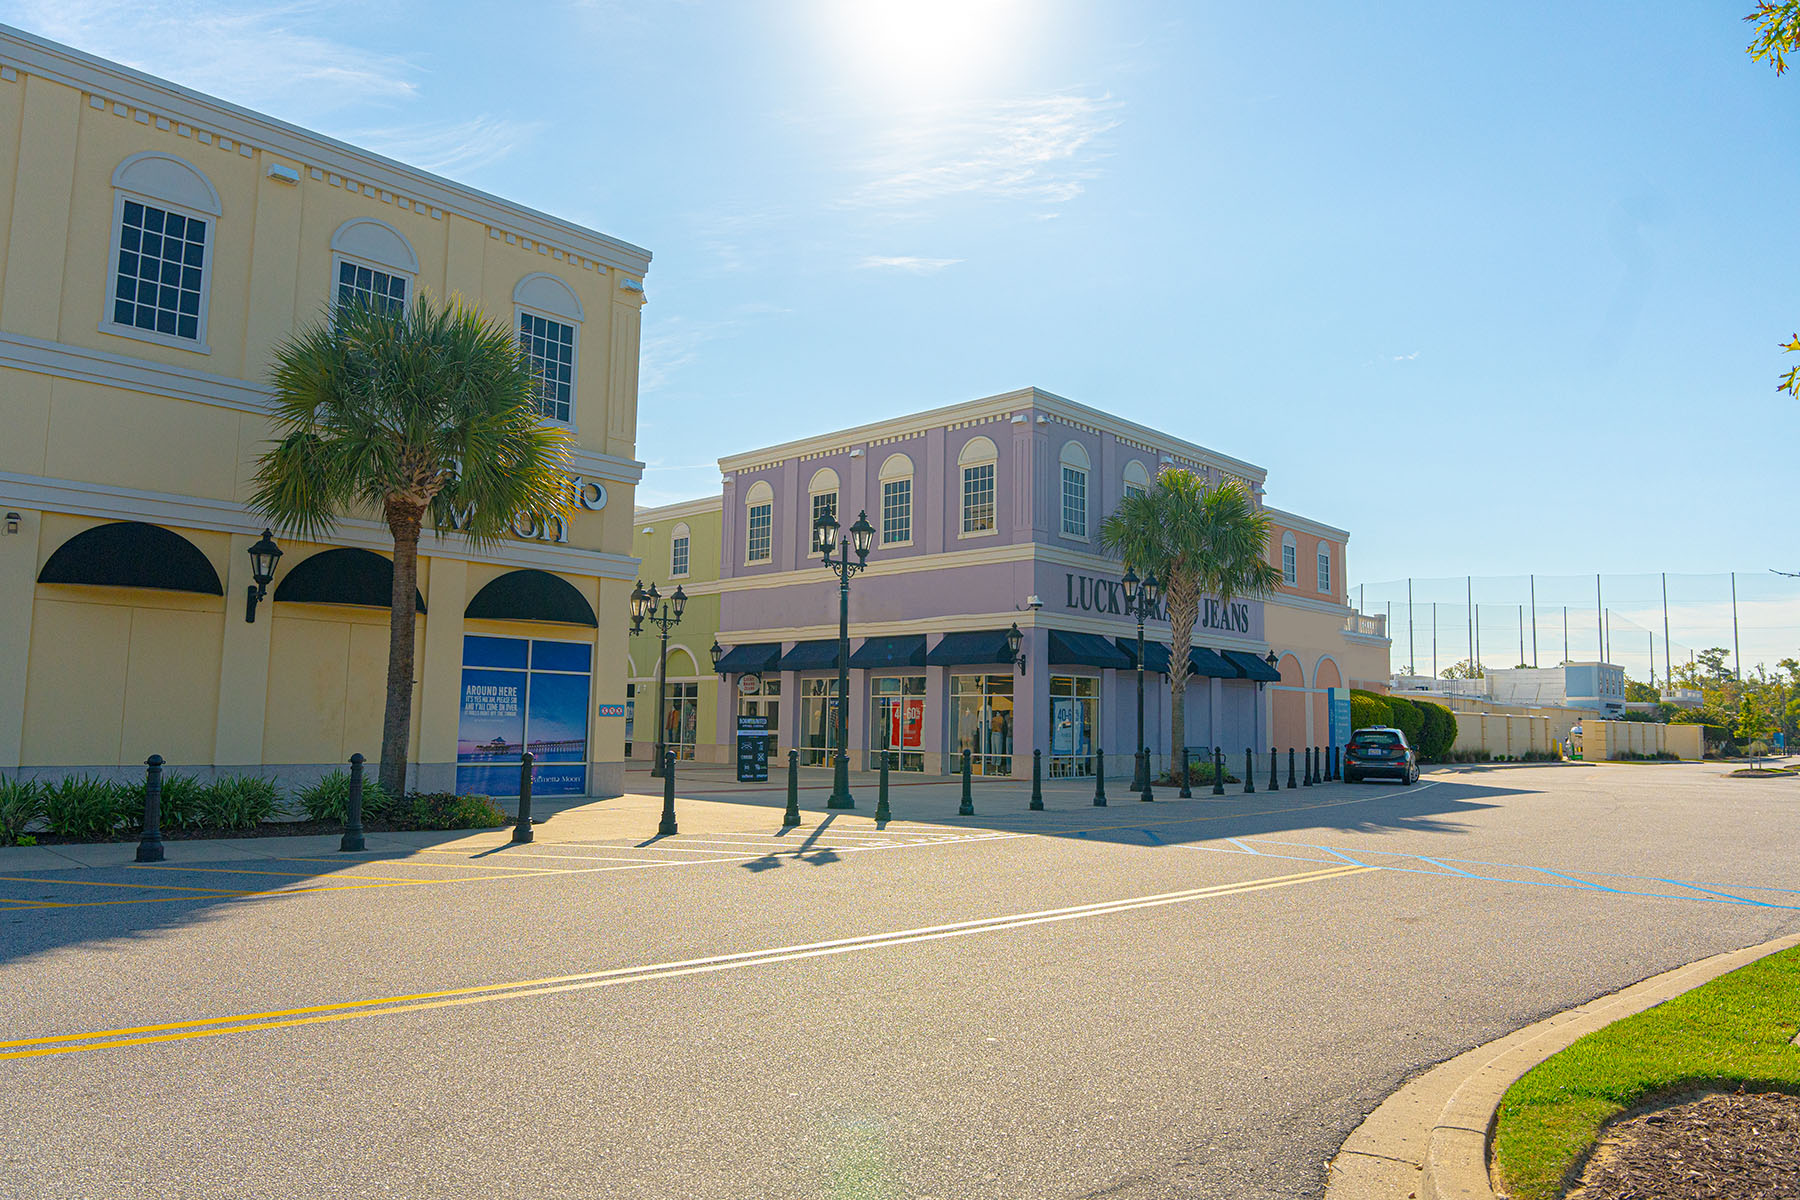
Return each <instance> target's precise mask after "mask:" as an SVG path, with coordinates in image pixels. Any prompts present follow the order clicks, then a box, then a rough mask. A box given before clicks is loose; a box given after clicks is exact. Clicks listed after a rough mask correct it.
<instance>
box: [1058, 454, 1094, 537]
mask: <svg viewBox="0 0 1800 1200" xmlns="http://www.w3.org/2000/svg"><path fill="white" fill-rule="evenodd" d="M1087 529H1088V519H1087V472H1086V471H1083V470H1081V469H1080V468H1079V467H1070V466H1065V467H1063V489H1062V531H1063V533H1064V534H1065V535H1067V536H1069V537H1081V538H1084V537H1086V536H1087Z"/></svg>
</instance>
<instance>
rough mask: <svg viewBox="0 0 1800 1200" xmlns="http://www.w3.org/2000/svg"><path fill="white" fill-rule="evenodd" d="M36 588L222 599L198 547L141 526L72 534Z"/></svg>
mask: <svg viewBox="0 0 1800 1200" xmlns="http://www.w3.org/2000/svg"><path fill="white" fill-rule="evenodd" d="M38 582H39V583H85V584H90V585H92V586H95V587H141V588H162V589H164V590H166V591H171V592H198V593H199V594H200V595H202V596H223V595H224V594H225V588H224V586H223V585H222V584H221V583H220V582H219V573H218V572H217V571H215V570H214V569H213V565H212V562H211V561H210V560H209V559H208V558H207V557H206V555H205V554H203V553H202V552H201V550H200V547H198V546H196V545H194V543H192V542H190V541H188V540H187V539H186V538H184V537H182V536H181V535H180V534H179V533H175V532H173V531H172V530H168V529H164V528H163V527H162V526H161V525H150V524H146V523H145V522H143V521H115V522H113V523H112V524H110V525H96V526H94V528H92V529H86V530H83V531H82V532H80V533H78V534H76V535H75V536H74V537H72V538H70V539H69V540H68V541H66V542H64V543H63V544H62V545H60V546H58V547H57V548H56V553H54V554H52V555H51V556H50V561H48V562H46V563H45V564H44V569H43V570H42V571H40V572H38Z"/></svg>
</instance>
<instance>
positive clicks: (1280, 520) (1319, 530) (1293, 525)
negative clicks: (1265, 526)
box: [1263, 505, 1350, 542]
mask: <svg viewBox="0 0 1800 1200" xmlns="http://www.w3.org/2000/svg"><path fill="white" fill-rule="evenodd" d="M1263 511H1264V512H1266V513H1268V514H1269V517H1270V519H1271V520H1273V521H1274V522H1275V523H1276V524H1278V525H1284V526H1286V527H1287V528H1289V529H1292V530H1293V531H1294V532H1295V533H1310V534H1312V535H1313V536H1315V537H1328V538H1336V539H1337V540H1338V541H1340V542H1347V541H1349V540H1350V532H1349V531H1348V530H1346V529H1339V528H1338V527H1337V526H1335V525H1327V524H1325V523H1324V522H1323V521H1315V520H1313V519H1312V518H1311V517H1303V516H1301V515H1300V514H1299V513H1291V512H1287V511H1285V510H1283V509H1279V508H1270V507H1268V506H1267V505H1265V506H1264V507H1263Z"/></svg>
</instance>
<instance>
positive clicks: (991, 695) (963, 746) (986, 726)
mask: <svg viewBox="0 0 1800 1200" xmlns="http://www.w3.org/2000/svg"><path fill="white" fill-rule="evenodd" d="M964 750H967V751H968V752H969V770H970V771H972V772H973V773H974V774H976V775H1011V774H1012V752H1013V679H1012V676H1011V675H952V676H951V677H950V751H951V754H952V755H953V756H954V757H953V759H952V762H951V763H950V765H951V766H952V767H957V766H958V765H959V764H960V762H961V761H962V752H963V751H964Z"/></svg>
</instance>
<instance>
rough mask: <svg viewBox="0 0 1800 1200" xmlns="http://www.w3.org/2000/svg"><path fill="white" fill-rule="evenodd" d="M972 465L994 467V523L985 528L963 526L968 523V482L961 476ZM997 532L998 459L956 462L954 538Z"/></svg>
mask: <svg viewBox="0 0 1800 1200" xmlns="http://www.w3.org/2000/svg"><path fill="white" fill-rule="evenodd" d="M972 467H992V468H994V523H993V524H992V525H990V526H988V527H987V528H986V529H973V530H970V529H964V528H963V527H964V526H965V525H967V524H968V523H969V492H968V482H967V481H966V480H965V479H964V478H963V472H965V471H967V470H969V469H970V468H972ZM999 533H1000V461H999V459H998V457H995V458H981V459H977V460H975V461H974V462H959V463H957V464H956V540H957V541H959V542H962V541H967V540H969V539H970V538H989V537H996V536H998V535H999Z"/></svg>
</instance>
